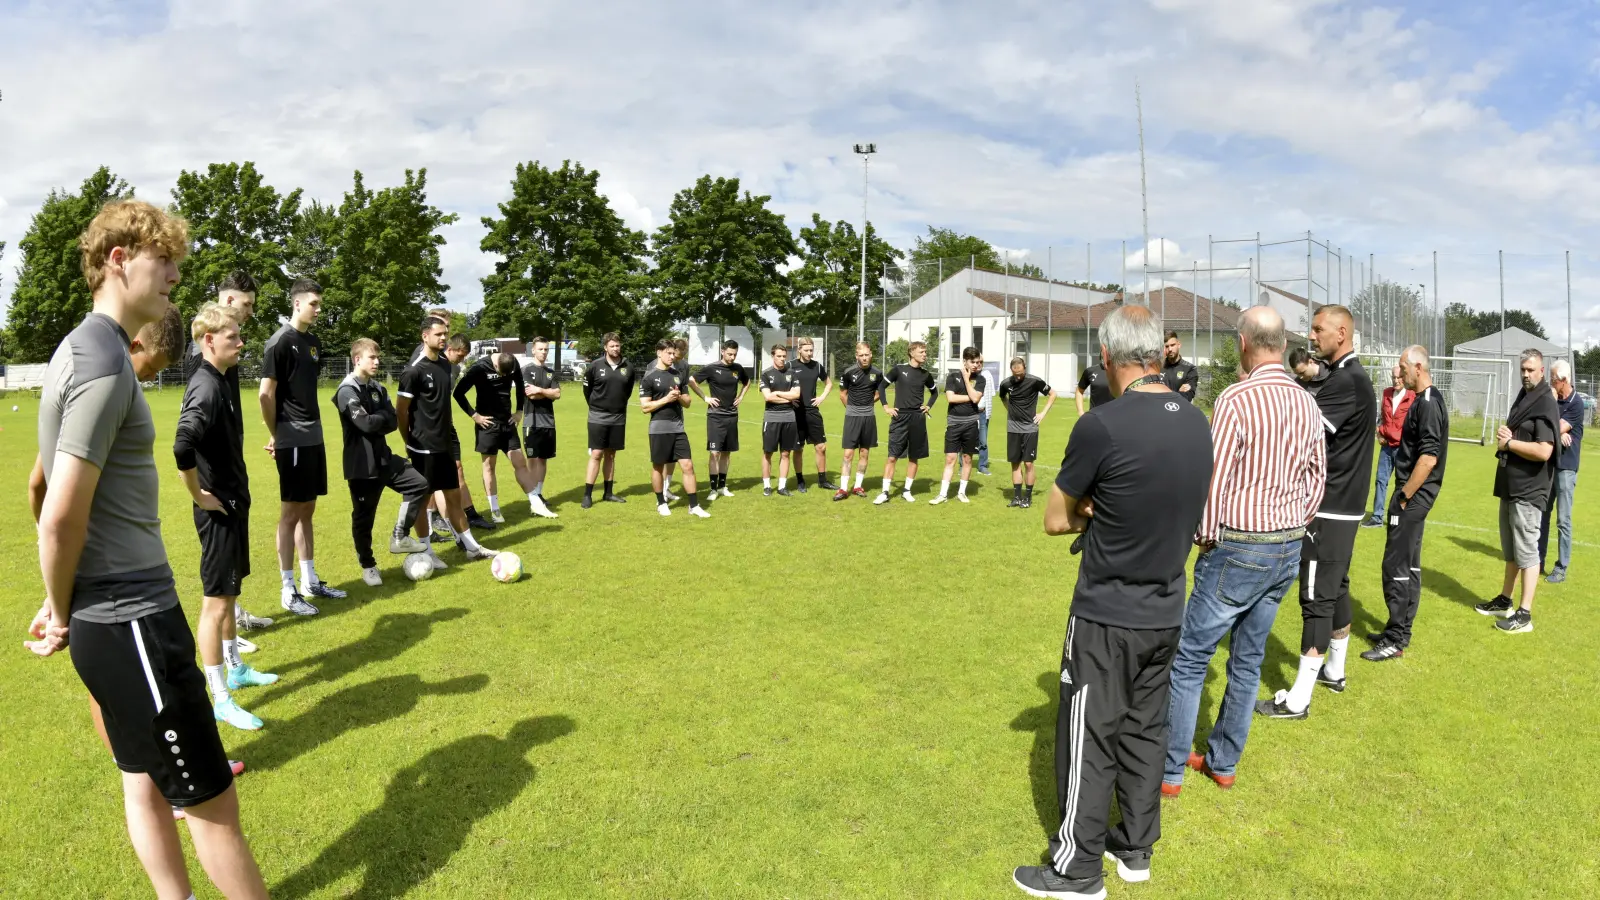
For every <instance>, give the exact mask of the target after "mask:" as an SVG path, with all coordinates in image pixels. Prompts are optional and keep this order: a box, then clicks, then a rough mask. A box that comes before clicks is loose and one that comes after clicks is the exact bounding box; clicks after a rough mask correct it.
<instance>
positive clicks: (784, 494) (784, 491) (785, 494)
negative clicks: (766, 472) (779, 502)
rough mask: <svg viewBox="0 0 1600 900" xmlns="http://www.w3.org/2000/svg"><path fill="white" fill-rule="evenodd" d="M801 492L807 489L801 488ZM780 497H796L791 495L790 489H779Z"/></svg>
mask: <svg viewBox="0 0 1600 900" xmlns="http://www.w3.org/2000/svg"><path fill="white" fill-rule="evenodd" d="M800 490H801V491H804V490H805V488H801V489H800ZM778 496H779V497H792V496H794V495H793V494H791V493H789V489H788V488H778Z"/></svg>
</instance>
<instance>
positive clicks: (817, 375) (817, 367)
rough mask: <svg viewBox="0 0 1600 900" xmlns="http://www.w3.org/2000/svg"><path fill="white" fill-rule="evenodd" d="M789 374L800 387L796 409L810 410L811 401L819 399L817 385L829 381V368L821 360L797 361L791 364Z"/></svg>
mask: <svg viewBox="0 0 1600 900" xmlns="http://www.w3.org/2000/svg"><path fill="white" fill-rule="evenodd" d="M789 372H790V376H791V377H792V378H793V379H794V381H795V383H796V384H798V385H800V399H799V400H796V401H795V403H794V405H795V408H796V409H810V408H811V401H813V400H815V399H817V384H818V383H819V382H823V381H827V380H828V367H827V366H824V365H823V364H822V360H820V359H813V360H812V361H811V362H805V361H804V360H799V359H797V360H795V361H794V362H791V363H789Z"/></svg>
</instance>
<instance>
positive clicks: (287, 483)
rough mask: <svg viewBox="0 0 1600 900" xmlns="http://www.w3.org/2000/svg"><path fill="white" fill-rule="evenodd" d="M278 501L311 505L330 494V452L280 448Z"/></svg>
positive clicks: (277, 452)
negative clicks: (312, 502)
mask: <svg viewBox="0 0 1600 900" xmlns="http://www.w3.org/2000/svg"><path fill="white" fill-rule="evenodd" d="M272 455H273V457H274V458H275V459H276V460H277V462H278V499H279V500H282V501H283V502H284V503H310V502H311V501H313V500H315V499H317V498H318V497H321V496H323V495H324V494H326V493H328V451H327V447H326V446H325V445H323V444H317V445H316V446H315V447H279V448H277V450H275V451H274V452H273V454H272Z"/></svg>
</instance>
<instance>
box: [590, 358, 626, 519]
mask: <svg viewBox="0 0 1600 900" xmlns="http://www.w3.org/2000/svg"><path fill="white" fill-rule="evenodd" d="M600 345H601V346H602V347H604V348H605V351H606V352H605V355H604V356H602V357H600V358H599V359H597V360H595V361H594V362H592V363H590V364H589V368H587V369H584V370H583V399H584V400H585V401H587V402H588V404H589V469H588V472H587V473H586V474H585V475H584V479H583V502H582V503H581V504H580V505H581V506H582V507H583V508H584V509H588V508H589V507H591V506H593V505H594V480H595V477H596V476H598V475H600V474H601V470H602V469H603V470H604V473H605V493H603V494H601V495H600V499H601V500H602V501H604V502H607V503H627V502H628V501H626V500H624V499H623V498H621V497H619V496H617V493H616V491H615V490H613V488H614V487H615V485H616V481H615V478H616V475H617V472H616V469H617V451H618V450H621V449H622V448H623V447H625V446H627V438H628V397H629V395H630V394H632V393H633V382H634V379H635V378H636V377H637V375H638V373H637V372H635V371H634V369H633V367H632V366H630V365H628V361H627V360H625V359H623V358H622V337H621V336H620V335H618V334H617V333H616V332H609V333H607V334H606V336H605V337H603V338H601V339H600Z"/></svg>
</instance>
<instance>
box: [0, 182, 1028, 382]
mask: <svg viewBox="0 0 1600 900" xmlns="http://www.w3.org/2000/svg"><path fill="white" fill-rule="evenodd" d="M599 180H600V173H599V172H598V171H595V170H593V169H588V168H585V167H584V166H583V165H582V164H581V163H577V162H573V161H571V160H566V161H563V162H562V163H561V165H560V166H559V167H554V166H546V165H543V164H541V163H539V162H537V161H534V162H527V163H522V164H519V165H518V166H517V167H516V172H515V174H514V175H513V176H512V178H511V182H510V185H509V188H508V191H507V198H506V199H505V200H504V201H503V202H501V203H500V204H499V205H498V209H497V212H498V215H492V216H484V217H483V218H482V220H481V221H482V223H483V226H484V229H485V232H486V233H485V234H484V236H483V238H482V240H481V241H480V242H479V250H480V251H481V252H483V253H487V254H491V255H492V256H493V257H494V259H495V263H494V269H493V271H492V272H491V273H490V274H488V275H486V276H484V277H483V279H482V285H481V287H482V292H483V304H482V306H481V308H480V309H478V310H476V311H475V313H474V315H473V316H472V324H473V326H474V328H475V330H476V331H478V332H481V333H482V334H484V335H496V336H516V337H521V338H529V337H532V336H534V335H535V334H544V335H547V336H550V337H558V336H563V335H565V336H566V337H569V338H574V339H578V340H579V341H580V342H581V343H583V344H587V345H590V346H592V345H594V344H595V343H597V339H598V337H599V336H600V335H601V334H603V333H605V332H608V331H615V332H618V333H620V334H622V335H624V336H625V342H624V344H625V346H624V349H625V352H628V353H630V354H632V353H637V352H640V351H642V350H644V349H646V348H647V347H648V346H649V345H650V344H652V343H654V342H655V341H656V340H657V339H659V338H660V337H662V336H665V335H666V334H668V333H669V332H670V331H671V329H672V326H673V325H674V323H677V322H683V321H701V320H704V321H711V322H720V323H725V324H730V325H744V326H746V327H748V328H751V329H752V330H757V329H759V328H761V327H763V326H764V325H765V324H766V323H767V321H768V318H767V317H768V315H769V314H775V315H776V316H777V318H778V320H779V321H780V322H781V323H783V324H785V325H792V326H799V327H828V326H833V327H842V326H849V325H853V324H854V322H855V318H856V314H857V300H858V297H859V294H860V289H861V285H860V267H861V238H860V234H859V232H858V231H857V230H856V227H855V225H854V224H853V223H851V222H849V221H845V220H840V221H829V220H827V219H824V218H823V217H822V216H821V215H820V214H817V213H813V214H812V215H811V220H810V223H809V224H807V225H804V226H802V227H801V228H800V229H799V230H798V232H792V231H791V230H790V228H789V226H788V224H787V223H786V222H785V221H784V219H783V217H782V216H780V215H779V214H778V213H777V212H775V211H773V210H772V209H771V208H770V207H769V203H770V201H771V197H770V196H766V195H758V194H752V193H751V192H750V191H748V190H744V189H742V188H741V186H740V183H739V179H738V178H724V177H713V176H710V175H705V176H701V177H700V178H699V179H697V180H696V181H695V182H694V184H693V185H691V186H689V187H687V188H685V189H683V190H681V191H679V192H678V193H677V194H676V195H675V196H674V197H673V199H672V205H671V208H670V210H669V215H668V220H667V222H666V223H665V224H663V225H662V226H660V227H659V228H657V229H655V231H654V232H653V233H651V234H645V233H644V232H641V231H638V230H635V229H632V228H630V227H628V226H627V224H626V223H624V222H623V220H622V218H621V216H619V215H618V214H617V212H616V211H615V210H614V209H613V208H612V207H611V205H610V203H609V202H608V201H607V199H606V197H605V195H604V194H602V193H601V192H600V189H599ZM427 181H428V171H427V169H425V168H423V169H416V170H410V169H408V170H406V171H405V173H404V177H403V178H402V179H401V181H400V182H399V183H398V184H393V185H389V186H385V187H373V186H369V185H368V184H367V181H366V178H365V176H364V175H363V174H362V172H361V171H359V170H357V171H355V172H354V173H353V175H352V178H351V185H350V188H349V189H348V190H346V191H345V192H344V196H343V197H342V198H341V199H340V200H338V201H337V202H335V201H331V200H326V201H325V200H319V199H308V198H307V197H306V196H305V192H304V191H303V190H302V189H300V188H294V189H290V190H284V191H280V190H279V189H277V188H276V187H274V186H273V185H271V184H269V183H268V182H267V180H266V178H265V177H264V176H263V175H262V173H261V172H260V171H259V170H257V168H256V166H255V164H254V163H253V162H242V163H213V164H211V165H209V166H207V167H206V169H205V171H203V172H201V171H195V172H191V171H187V170H184V171H182V172H180V174H179V176H178V179H177V183H176V186H175V187H174V188H173V189H172V194H171V199H170V202H169V204H168V206H169V208H170V209H172V211H174V212H175V213H177V214H179V215H181V216H183V217H184V218H185V219H186V220H187V221H188V223H189V229H190V242H191V247H190V254H189V256H188V258H187V259H185V260H184V262H183V266H182V275H183V278H182V281H181V282H180V283H179V285H178V287H177V288H176V290H175V291H174V292H173V296H172V299H173V302H175V303H176V304H177V305H178V306H179V308H180V309H181V310H182V311H183V313H184V315H185V316H191V315H193V314H194V312H195V311H196V310H197V309H198V308H199V307H200V305H201V304H203V303H204V302H205V301H206V300H208V299H210V298H211V297H212V296H214V294H215V292H216V286H217V285H218V284H219V283H220V282H221V281H222V280H223V279H224V278H226V277H227V275H228V274H229V273H230V272H233V271H235V270H244V271H246V272H249V273H250V274H251V275H252V276H254V277H255V279H256V280H257V282H258V283H259V284H260V285H261V290H260V293H259V295H258V297H257V300H256V309H257V311H258V313H259V314H258V315H257V316H256V317H255V318H254V319H253V320H252V321H251V322H250V324H249V326H248V331H247V334H246V335H245V337H246V340H247V342H248V343H249V345H250V346H260V344H261V342H262V341H264V340H265V339H266V338H267V337H268V336H269V334H270V333H271V332H272V331H273V330H274V329H276V328H277V327H278V323H279V321H280V319H281V318H284V317H286V316H287V314H288V296H287V292H288V288H289V285H290V284H291V283H293V281H294V279H295V278H297V277H300V276H308V277H311V278H313V279H315V280H316V281H317V282H318V283H319V284H321V285H322V286H323V289H324V295H323V303H322V316H321V319H320V321H319V323H318V326H317V330H318V334H319V336H320V337H321V338H322V341H323V343H324V344H325V345H327V346H330V347H338V346H343V345H345V344H348V343H349V342H350V341H353V340H354V339H355V338H357V337H371V338H374V339H375V340H377V341H379V342H380V344H382V345H384V346H388V347H397V348H398V347H406V348H408V347H410V346H411V345H412V344H413V343H414V342H415V339H416V328H417V322H418V321H419V320H420V319H421V316H422V313H423V310H424V309H426V308H429V307H434V306H439V305H441V304H443V302H444V299H445V295H446V294H447V292H449V290H450V286H449V285H447V284H444V283H443V282H442V281H441V278H442V276H443V270H442V268H441V266H440V262H439V257H440V251H441V248H442V247H443V246H444V244H445V238H444V235H443V234H442V231H443V229H444V228H445V227H446V226H448V225H451V224H453V223H455V222H456V221H458V216H457V215H456V214H455V213H448V212H444V211H443V210H440V209H439V208H438V207H436V206H434V205H433V204H431V203H429V202H428V196H427V186H428V184H427ZM133 195H134V189H133V188H132V187H131V186H130V185H129V184H128V183H127V182H126V181H125V180H123V179H121V178H119V177H117V176H116V175H115V174H114V173H113V172H112V171H111V170H110V169H109V168H107V167H101V168H100V169H98V170H96V171H95V172H94V173H93V174H91V175H90V176H89V177H88V178H86V179H84V181H83V183H82V184H81V185H80V186H79V187H78V189H77V190H75V191H73V190H68V189H64V188H63V189H57V190H52V191H51V192H50V194H49V195H48V196H47V197H46V198H45V200H44V203H43V204H42V205H41V207H40V209H39V210H38V211H37V212H36V213H35V214H34V216H33V220H32V222H31V224H30V226H29V228H28V231H27V233H26V234H25V235H24V236H23V238H22V240H21V241H20V242H19V246H18V248H17V249H18V250H19V251H20V253H19V257H18V261H17V272H16V275H17V277H16V282H15V285H14V287H13V289H12V292H11V303H10V308H9V310H8V313H7V319H6V327H5V330H4V333H3V334H0V361H14V362H42V361H45V360H47V359H48V358H49V356H50V354H51V353H52V352H54V350H55V347H56V346H57V345H58V344H59V343H60V341H61V339H62V338H63V337H64V336H65V335H66V334H67V332H68V331H70V330H71V329H72V328H73V327H75V326H76V324H77V323H78V322H79V321H81V320H82V318H83V317H84V316H85V315H86V314H87V313H88V311H89V308H90V305H91V304H90V297H89V292H88V289H87V286H86V285H85V284H84V280H83V276H82V272H81V268H80V264H79V258H78V236H79V235H80V234H82V233H83V231H84V229H85V228H86V227H87V226H88V224H89V222H90V220H91V219H93V218H94V216H95V214H96V213H97V212H98V211H99V210H100V208H101V207H102V206H103V205H105V204H106V203H107V202H109V201H112V200H116V199H122V198H126V197H131V196H133ZM4 250H5V247H4V245H3V244H0V254H3V253H4ZM866 256H867V263H866V269H867V285H866V291H867V294H868V295H869V296H874V297H876V296H882V295H884V294H886V293H895V294H897V295H901V296H913V297H914V296H916V295H917V294H918V293H920V292H921V291H922V290H924V289H926V288H927V287H931V284H925V283H924V282H926V280H927V279H928V278H929V277H930V276H929V273H931V272H937V271H938V265H937V260H938V259H940V258H949V259H958V260H962V261H971V262H973V263H975V264H977V265H978V266H980V267H986V268H995V269H999V268H1002V266H1004V265H1005V263H1004V261H1002V260H1001V258H1000V255H999V254H998V253H997V252H996V251H995V249H994V248H993V246H992V245H990V244H989V243H988V242H987V241H985V240H983V239H982V238H979V237H975V236H971V235H963V234H959V233H957V232H955V231H952V230H950V229H943V228H934V227H929V229H928V233H927V235H925V236H922V237H918V238H916V239H915V241H914V244H913V246H912V247H911V248H910V250H909V251H901V250H899V249H897V248H895V247H893V246H891V245H890V244H889V243H888V242H886V241H884V240H883V239H882V238H880V237H879V236H878V234H877V232H876V230H875V229H874V228H873V227H872V226H871V224H870V223H868V225H867V254H866ZM1010 268H1011V270H1012V271H1014V272H1017V273H1018V274H1032V275H1035V276H1041V275H1042V274H1043V273H1042V272H1039V271H1038V270H1037V267H1036V266H1034V267H1031V268H1030V267H1029V266H1028V265H1026V264H1023V265H1016V264H1012V265H1010ZM946 274H949V273H946ZM886 277H887V282H886V280H885V279H886Z"/></svg>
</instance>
